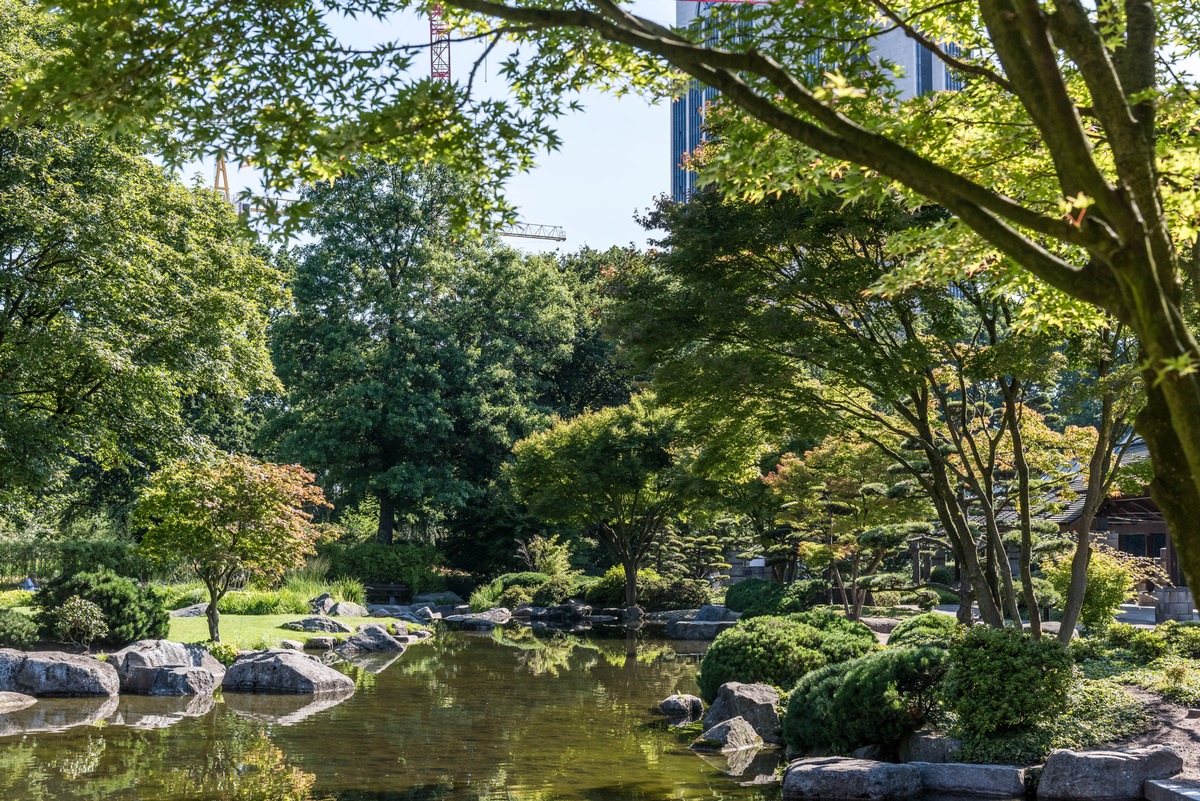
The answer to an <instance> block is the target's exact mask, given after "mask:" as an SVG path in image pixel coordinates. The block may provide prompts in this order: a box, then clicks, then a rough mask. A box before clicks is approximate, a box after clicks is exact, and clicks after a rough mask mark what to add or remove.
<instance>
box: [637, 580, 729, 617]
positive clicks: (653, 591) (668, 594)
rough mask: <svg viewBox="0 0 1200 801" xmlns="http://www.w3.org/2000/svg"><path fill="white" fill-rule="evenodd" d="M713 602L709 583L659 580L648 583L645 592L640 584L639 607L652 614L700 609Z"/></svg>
mask: <svg viewBox="0 0 1200 801" xmlns="http://www.w3.org/2000/svg"><path fill="white" fill-rule="evenodd" d="M711 600H712V592H711V590H710V588H709V585H708V582H707V581H699V580H697V579H684V578H676V579H663V578H659V579H657V580H651V581H649V582H647V583H646V586H645V589H644V590H643V589H642V588H641V583H640V582H639V588H638V606H640V607H642V608H643V609H648V610H650V611H652V612H665V611H670V610H673V609H698V608H700V607H701V606H704V605H705V604H707V603H709V602H710V601H711Z"/></svg>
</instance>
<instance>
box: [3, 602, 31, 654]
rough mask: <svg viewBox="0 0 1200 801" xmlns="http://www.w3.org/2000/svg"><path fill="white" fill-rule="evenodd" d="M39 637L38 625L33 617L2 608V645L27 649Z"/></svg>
mask: <svg viewBox="0 0 1200 801" xmlns="http://www.w3.org/2000/svg"><path fill="white" fill-rule="evenodd" d="M37 638H38V627H37V623H34V622H33V618H31V617H29V616H28V615H23V614H21V613H20V612H15V611H13V610H12V609H0V646H3V647H5V648H19V649H21V650H22V651H27V650H29V649H30V648H32V647H33V644H34V643H36V642H37Z"/></svg>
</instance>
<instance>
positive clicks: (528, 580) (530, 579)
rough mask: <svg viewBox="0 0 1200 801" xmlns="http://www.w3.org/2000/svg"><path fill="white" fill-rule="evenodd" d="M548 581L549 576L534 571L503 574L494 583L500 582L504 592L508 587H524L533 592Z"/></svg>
mask: <svg viewBox="0 0 1200 801" xmlns="http://www.w3.org/2000/svg"><path fill="white" fill-rule="evenodd" d="M550 579H551V576H550V575H549V574H546V573H537V572H534V571H526V572H524V573H505V574H504V575H502V576H497V577H496V581H498V582H500V586H501V588H502V589H506V590H507V589H508V588H509V587H525V588H526V589H530V590H533V589H537V588H538V587H540V586H542V585H543V584H545V583H546V582H548V581H550Z"/></svg>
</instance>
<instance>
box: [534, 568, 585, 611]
mask: <svg viewBox="0 0 1200 801" xmlns="http://www.w3.org/2000/svg"><path fill="white" fill-rule="evenodd" d="M574 589H575V582H574V581H572V580H571V577H570V576H567V575H564V574H561V573H560V574H558V575H556V576H555V577H554V578H552V579H550V580H549V581H547V582H545V583H543V584H542V585H541V586H539V587H537V588H536V589H535V590H534V591H533V594H532V596H531V600H532V601H533V605H534V606H553V605H555V604H561V603H565V602H566V601H568V600H570V599H571V593H572V592H573V591H574Z"/></svg>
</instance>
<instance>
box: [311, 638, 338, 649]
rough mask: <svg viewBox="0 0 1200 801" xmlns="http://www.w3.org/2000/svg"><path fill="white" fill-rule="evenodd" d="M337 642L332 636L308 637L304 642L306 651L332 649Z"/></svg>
mask: <svg viewBox="0 0 1200 801" xmlns="http://www.w3.org/2000/svg"><path fill="white" fill-rule="evenodd" d="M337 643H338V641H337V639H335V638H334V637H310V638H309V640H308V642H306V643H304V650H306V651H332V650H333V648H334V646H336V645H337Z"/></svg>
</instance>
